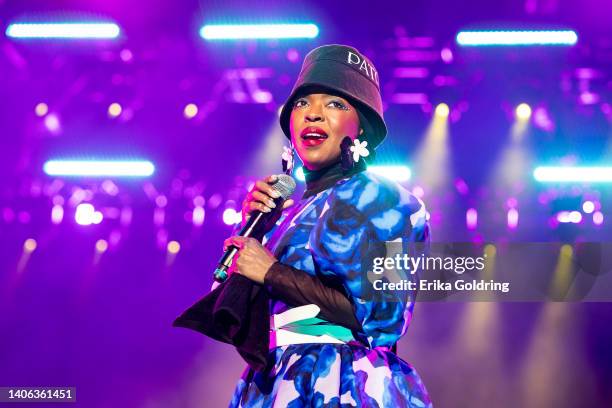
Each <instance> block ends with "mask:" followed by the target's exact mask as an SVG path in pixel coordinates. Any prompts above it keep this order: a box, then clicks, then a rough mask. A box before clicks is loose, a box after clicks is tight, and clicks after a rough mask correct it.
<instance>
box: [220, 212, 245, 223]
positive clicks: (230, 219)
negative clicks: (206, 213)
mask: <svg viewBox="0 0 612 408" xmlns="http://www.w3.org/2000/svg"><path fill="white" fill-rule="evenodd" d="M241 221H242V214H240V213H239V212H237V211H236V210H234V209H233V208H226V209H225V211H223V222H224V223H225V224H226V225H235V224H238V223H239V222H241Z"/></svg>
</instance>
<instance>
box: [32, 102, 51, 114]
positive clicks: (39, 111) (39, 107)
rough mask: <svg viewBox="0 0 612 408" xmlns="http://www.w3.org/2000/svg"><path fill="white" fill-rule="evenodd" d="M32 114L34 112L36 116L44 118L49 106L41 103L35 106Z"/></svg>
mask: <svg viewBox="0 0 612 408" xmlns="http://www.w3.org/2000/svg"><path fill="white" fill-rule="evenodd" d="M34 112H36V116H45V115H46V114H47V112H49V106H47V104H46V103H44V102H41V103H39V104H37V105H36V107H35V108H34Z"/></svg>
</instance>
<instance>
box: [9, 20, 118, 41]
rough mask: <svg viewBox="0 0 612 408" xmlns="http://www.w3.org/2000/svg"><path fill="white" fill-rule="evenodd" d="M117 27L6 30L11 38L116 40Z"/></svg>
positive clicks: (54, 25)
mask: <svg viewBox="0 0 612 408" xmlns="http://www.w3.org/2000/svg"><path fill="white" fill-rule="evenodd" d="M120 31H121V30H120V29H119V26H118V25H117V24H112V23H43V24H38V23H23V24H10V25H9V26H8V27H7V29H6V35H7V37H11V38H117V37H118V36H119V32H120Z"/></svg>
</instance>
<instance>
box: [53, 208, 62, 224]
mask: <svg viewBox="0 0 612 408" xmlns="http://www.w3.org/2000/svg"><path fill="white" fill-rule="evenodd" d="M63 219H64V207H62V206H61V205H60V204H55V205H54V206H53V208H51V222H52V223H53V224H60V223H61V222H62V220H63Z"/></svg>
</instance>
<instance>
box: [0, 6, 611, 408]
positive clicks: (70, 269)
mask: <svg viewBox="0 0 612 408" xmlns="http://www.w3.org/2000/svg"><path fill="white" fill-rule="evenodd" d="M468 3H469V4H468ZM611 11H612V7H611V6H610V4H609V2H606V1H603V0H602V1H598V0H589V1H583V2H573V1H561V0H526V1H503V2H490V1H474V2H457V1H418V2H415V1H407V2H395V4H394V3H393V2H388V3H382V2H363V4H358V3H352V2H318V3H317V2H300V3H297V2H280V1H271V2H265V3H264V2H257V1H248V2H247V1H231V0H229V1H210V2H206V1H201V2H197V1H191V0H185V1H180V2H179V1H167V0H153V1H148V2H123V1H118V0H105V1H102V0H90V1H53V2H45V1H27V0H26V1H2V0H0V17H1V21H2V32H4V29H5V28H6V26H7V25H8V24H9V23H12V22H20V21H33V20H39V21H40V20H51V19H56V20H71V19H74V20H78V19H97V20H105V21H106V20H112V21H115V22H116V23H117V24H119V25H120V26H121V28H122V32H123V36H122V38H121V39H119V40H117V41H95V42H83V41H71V42H65V41H47V42H42V41H15V40H11V39H9V38H7V37H6V36H4V35H2V36H0V100H1V101H2V102H1V103H2V105H1V109H0V171H2V173H3V177H2V181H0V211H1V213H0V386H74V387H77V399H78V403H77V406H82V407H91V408H94V407H95V408H98V407H133V408H153V407H160V408H161V407H186V408H191V407H222V406H225V405H226V404H227V402H228V401H229V398H230V396H231V392H232V390H233V387H234V385H235V382H236V380H237V379H238V376H239V374H240V373H241V371H242V369H243V367H244V363H243V362H242V360H241V359H240V358H239V356H238V355H237V353H235V352H234V350H233V349H232V348H230V347H229V346H226V345H222V344H219V343H216V342H213V341H210V340H209V339H207V338H205V337H203V336H201V335H199V334H197V333H195V332H190V331H187V330H183V329H174V328H172V327H171V323H172V320H173V319H174V318H175V317H176V316H177V315H178V314H179V313H180V312H181V311H182V310H184V309H185V308H186V307H187V306H189V305H190V304H191V303H193V302H194V301H195V300H196V299H198V298H199V297H201V296H202V295H203V294H204V293H206V292H207V290H208V288H209V287H210V284H211V273H212V270H213V267H214V264H215V262H216V260H217V258H218V256H219V254H220V251H221V245H222V241H223V239H224V238H225V237H226V236H227V235H228V234H229V232H230V231H231V228H230V227H228V226H226V225H224V224H223V222H222V220H221V219H222V215H221V214H222V212H223V210H224V209H225V208H226V207H228V206H230V207H231V206H232V205H233V204H232V201H233V202H235V203H240V201H241V200H242V198H243V196H244V194H245V192H246V187H247V186H248V183H249V182H250V181H252V180H253V179H254V178H258V177H261V176H264V175H267V174H269V173H273V172H279V170H280V160H279V155H280V152H281V146H282V144H283V141H284V138H283V136H282V135H281V133H280V129H279V128H278V125H277V121H278V119H277V110H278V108H279V106H280V105H281V104H282V103H283V102H284V98H285V97H286V96H287V94H288V92H289V90H290V88H291V85H292V81H293V79H294V78H295V76H296V74H297V73H298V71H299V66H300V63H301V60H302V58H303V56H304V55H305V53H306V52H308V51H309V50H310V49H312V48H314V47H315V46H317V45H321V44H325V43H346V44H350V45H353V46H356V47H357V48H358V49H360V50H361V51H362V52H363V53H365V54H366V55H368V56H370V57H371V58H372V59H373V60H374V62H375V63H376V65H377V67H378V70H379V73H380V77H381V85H382V86H383V95H384V99H385V102H386V106H387V110H386V112H385V116H386V119H387V124H388V127H389V129H390V133H389V137H388V140H387V141H386V142H385V144H384V146H383V147H382V148H381V149H380V151H379V154H378V161H379V163H381V164H383V163H394V164H405V165H409V166H410V165H412V163H413V161H414V158H415V152H416V150H417V147H418V146H419V144H420V142H421V141H422V140H423V135H424V132H425V130H426V129H427V126H428V124H429V122H430V120H431V110H432V109H433V107H435V105H436V104H437V103H439V102H446V103H448V104H449V105H450V106H451V110H452V111H453V112H454V113H453V114H452V115H451V123H450V139H449V143H450V146H449V151H450V157H449V166H450V178H449V180H448V181H449V183H448V186H447V188H446V189H442V190H439V191H435V192H433V191H428V190H427V188H426V185H425V184H424V182H423V179H424V178H425V176H424V175H422V174H417V173H415V174H413V180H412V181H411V182H409V183H406V186H407V187H408V188H409V189H413V188H414V187H415V186H417V185H421V186H425V187H424V189H425V194H424V196H423V200H424V201H425V203H426V204H427V205H428V208H429V211H430V213H431V221H432V228H433V237H434V239H435V240H437V241H453V240H455V241H461V240H464V241H470V240H476V241H479V240H484V241H504V240H509V241H525V242H528V241H557V240H567V241H574V240H587V241H589V240H590V241H609V240H610V237H611V236H612V229H611V227H610V225H612V223H611V222H610V219H612V212H611V211H610V209H611V206H610V198H611V191H610V190H611V189H610V185H609V184H608V185H606V184H602V185H591V186H566V187H558V188H557V187H550V188H549V187H546V186H542V185H538V184H536V183H535V182H534V181H533V180H532V178H531V176H530V173H529V172H527V173H525V174H527V175H528V177H526V178H523V179H522V180H521V181H520V182H519V183H518V184H513V185H512V186H511V188H512V191H509V190H508V189H507V188H506V187H505V186H503V185H501V184H498V182H497V181H498V180H496V179H495V178H491V176H490V173H491V171H492V168H494V167H495V165H496V164H497V163H498V162H499V160H500V157H501V154H502V152H503V151H504V149H505V148H506V147H507V141H508V135H509V131H510V128H511V126H512V122H513V118H512V113H513V109H514V106H516V104H518V103H520V102H528V103H530V104H531V105H532V107H533V108H534V109H535V108H536V107H537V108H540V109H542V112H545V113H546V115H547V117H549V119H550V121H551V123H552V126H549V125H550V124H549V125H547V124H546V123H545V121H544V122H541V123H540V124H539V125H538V124H536V123H534V124H533V125H532V126H531V129H530V131H529V134H528V136H527V145H526V146H527V150H528V152H529V160H528V162H527V163H526V164H524V166H525V168H524V169H523V170H525V171H526V170H528V169H531V168H532V167H533V166H535V165H537V164H550V165H554V164H560V163H565V164H572V163H575V164H579V165H590V164H597V163H599V164H602V163H603V164H606V163H607V165H610V163H611V160H610V158H611V157H612V156H611V155H610V153H611V152H612V148H611V145H610V120H611V118H612V109H611V107H610V102H611V101H610V99H611V98H610V91H611V82H610V72H612V71H611V70H610V68H611V66H612V38H611V33H612V28H611V25H610V21H609V17H608V18H606V17H607V16H609V15H610V12H611ZM264 21H277V22H314V23H316V24H317V25H318V26H319V28H320V30H321V33H320V35H319V37H318V38H316V39H313V40H282V41H242V42H221V43H207V42H205V41H203V40H202V39H201V38H200V37H199V36H198V29H199V27H200V26H201V25H202V24H204V23H223V22H233V23H246V22H264ZM497 27H516V28H521V27H524V28H540V27H558V28H571V29H574V30H576V32H577V33H578V35H579V43H578V44H577V45H576V46H575V47H571V48H566V47H553V48H538V47H536V48H519V49H517V48H511V49H461V48H458V47H457V46H456V45H455V42H454V38H455V35H456V33H457V32H458V31H459V30H461V29H466V28H497ZM415 37H417V38H425V40H421V41H425V43H427V44H429V45H428V46H426V47H425V48H424V49H416V50H417V51H424V52H425V54H424V56H423V58H424V59H423V60H418V58H417V60H416V61H412V62H405V61H404V62H401V61H399V60H398V57H397V55H398V54H397V52H398V47H399V48H401V47H400V46H399V45H398V44H400V43H401V41H402V40H401V39H402V38H404V39H406V38H408V39H410V38H413V39H414V38H415ZM408 42H410V41H408ZM443 48H448V49H449V50H450V52H451V53H452V55H453V58H452V61H447V62H444V61H442V60H441V59H440V57H439V56H440V55H441V54H440V50H441V49H443ZM126 50H127V51H126ZM408 50H413V51H414V50H415V49H412V48H409V49H408ZM427 55H433V56H434V58H433V59H432V60H429V61H428V60H426V59H427V58H428V57H427ZM401 67H417V68H419V67H420V68H425V69H426V70H427V72H428V75H427V77H426V78H422V79H412V80H408V81H407V80H401V79H398V78H397V77H396V76H395V74H394V73H395V72H396V69H398V68H401ZM247 68H252V69H258V70H259V71H257V75H261V77H260V78H259V79H258V81H257V83H258V85H259V86H260V87H261V89H262V90H266V91H269V92H271V94H272V100H271V101H269V102H268V103H255V101H253V99H252V96H253V95H252V93H251V92H249V91H248V89H247V88H246V83H245V82H244V80H237V81H234V82H232V80H230V79H228V78H231V76H232V75H234V74H236V73H237V72H238V73H240V72H242V73H244V71H241V70H243V69H247ZM585 69H586V70H587V71H582V70H585ZM585 72H587V73H589V74H587V75H586V76H587V77H588V78H587V79H585V74H584V73H585ZM436 78H438V79H437V80H436ZM232 86H238V87H241V89H242V90H244V91H245V92H247V94H246V96H245V100H244V101H240V100H239V97H240V95H237V94H236V88H232ZM232 89H233V90H232ZM586 91H588V92H589V93H591V94H594V95H596V96H597V99H596V101H592V100H587V101H586V103H585V100H584V98H583V97H581V95H583V94H584V93H585V92H586ZM398 92H414V93H424V94H426V95H427V98H428V99H427V102H426V103H424V104H422V105H412V104H397V103H394V102H393V95H394V94H396V93H398ZM39 102H45V103H47V104H48V105H49V112H50V113H52V114H54V115H56V116H57V117H58V120H59V122H60V125H61V127H60V129H58V130H57V131H55V132H54V131H50V130H49V129H48V127H46V126H45V124H44V119H43V118H39V117H37V116H36V115H35V113H34V107H35V106H36V104H37V103H39ZM113 102H118V103H120V104H121V105H122V106H123V113H122V115H121V116H120V117H119V118H114V119H111V118H109V117H108V115H107V108H108V106H109V105H110V104H111V103H113ZM187 103H196V104H197V105H198V106H199V108H200V113H199V114H198V116H197V117H196V118H194V119H192V120H187V119H186V118H185V117H184V116H183V108H184V106H185V105H186V104H187ZM87 157H99V158H104V157H106V158H128V159H129V158H144V159H148V160H151V161H153V162H154V163H155V165H156V168H157V171H156V174H155V175H154V176H153V177H152V178H150V179H147V180H130V181H126V180H113V181H114V183H115V185H116V187H117V188H118V194H116V195H110V194H106V193H105V192H104V188H103V187H102V184H101V183H102V180H84V179H59V182H58V181H55V182H54V179H53V178H50V177H47V176H45V175H44V173H43V172H42V165H43V163H44V162H45V161H46V160H48V159H50V158H87ZM516 166H520V164H516ZM413 171H414V169H413ZM463 184H465V185H466V186H468V188H467V190H466V189H465V188H464V187H463ZM458 186H459V187H458ZM77 190H84V191H85V190H86V191H90V192H91V194H92V197H91V199H90V200H89V201H91V202H92V203H93V204H94V205H96V206H99V207H100V208H103V209H104V211H105V214H106V215H108V216H105V219H104V221H103V222H102V223H101V224H100V225H96V226H88V227H84V226H79V225H76V224H75V222H74V206H71V204H69V199H70V197H71V195H73V194H74V192H75V191H77ZM58 195H59V196H61V197H63V198H64V199H65V201H66V204H65V206H64V208H65V215H64V219H63V221H62V223H61V224H59V225H53V224H52V223H51V219H50V211H51V207H52V205H53V201H52V199H53V196H58ZM159 195H164V196H165V197H167V200H168V204H167V206H166V207H165V220H164V222H163V223H157V224H156V222H155V221H154V213H155V211H156V210H155V209H156V206H158V205H157V204H156V202H155V198H156V197H157V196H159ZM198 196H201V197H203V198H204V199H205V202H206V204H205V209H206V218H205V221H204V224H203V225H202V226H200V227H196V226H194V225H193V224H192V223H191V211H192V210H193V208H194V204H193V201H194V198H195V197H198ZM509 198H515V199H516V200H518V202H519V209H520V223H519V227H518V229H517V230H516V231H509V230H508V229H507V227H506V210H507V200H508V199H509ZM587 198H588V199H593V200H596V201H597V202H599V203H600V205H601V209H600V210H601V212H602V213H603V214H604V217H605V218H604V220H605V221H604V224H603V225H601V226H595V225H593V223H592V222H591V221H590V220H588V219H587V220H585V222H583V223H581V224H578V225H562V226H556V227H555V226H554V225H553V227H554V228H551V224H550V223H549V220H550V218H551V217H553V215H554V214H555V213H556V212H557V211H559V210H574V209H579V207H580V204H581V203H582V201H583V200H584V199H587ZM470 207H474V208H478V211H479V226H478V228H477V229H476V230H468V229H466V225H465V212H466V209H468V208H470ZM122 211H127V212H131V214H132V217H131V220H130V221H129V222H128V221H124V222H121V221H120V219H119V218H113V214H115V213H117V214H118V213H121V212H122ZM117 214H115V215H117ZM27 238H35V239H36V240H37V242H38V247H37V249H36V251H35V252H34V253H33V254H32V257H31V258H30V260H29V262H28V263H27V265H26V266H25V268H23V269H22V270H20V269H19V268H18V264H19V260H20V257H21V256H22V246H23V242H24V240H25V239H27ZM101 238H104V239H108V240H111V241H112V240H115V241H113V243H112V245H111V247H110V248H109V251H108V252H106V253H105V254H104V255H103V256H102V257H101V258H100V259H99V261H98V262H96V261H95V259H94V258H95V257H94V253H95V251H94V245H95V242H96V241H97V240H98V239H101ZM168 240H177V241H178V242H180V244H181V252H180V253H179V254H178V256H177V257H176V259H175V260H174V262H168V260H167V254H166V252H165V244H166V242H167V241H168ZM611 317H612V305H611V304H609V303H583V304H580V303H572V304H569V303H555V304H542V303H538V304H536V303H522V304H521V303H512V304H509V303H506V304H494V303H471V304H458V303H423V304H418V305H417V306H416V309H415V315H414V320H413V322H412V325H411V327H410V329H409V331H408V334H407V335H406V336H405V337H404V338H403V339H402V341H401V342H400V344H399V354H400V356H401V357H402V358H404V359H406V360H407V361H408V362H410V363H411V364H413V365H414V366H415V368H416V369H417V370H418V371H419V373H420V374H421V376H422V377H423V379H424V381H425V384H426V386H427V388H428V389H429V391H430V394H431V397H432V399H433V401H434V403H435V406H437V407H453V408H454V407H468V406H469V407H515V406H525V407H547V406H555V407H582V406H609V404H610V403H612V354H611V353H610V351H609V347H610V344H611V342H612V328H611V327H612V326H611V325H610V323H609V322H610V318H611ZM23 406H25V405H23ZM35 406H41V405H35Z"/></svg>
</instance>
